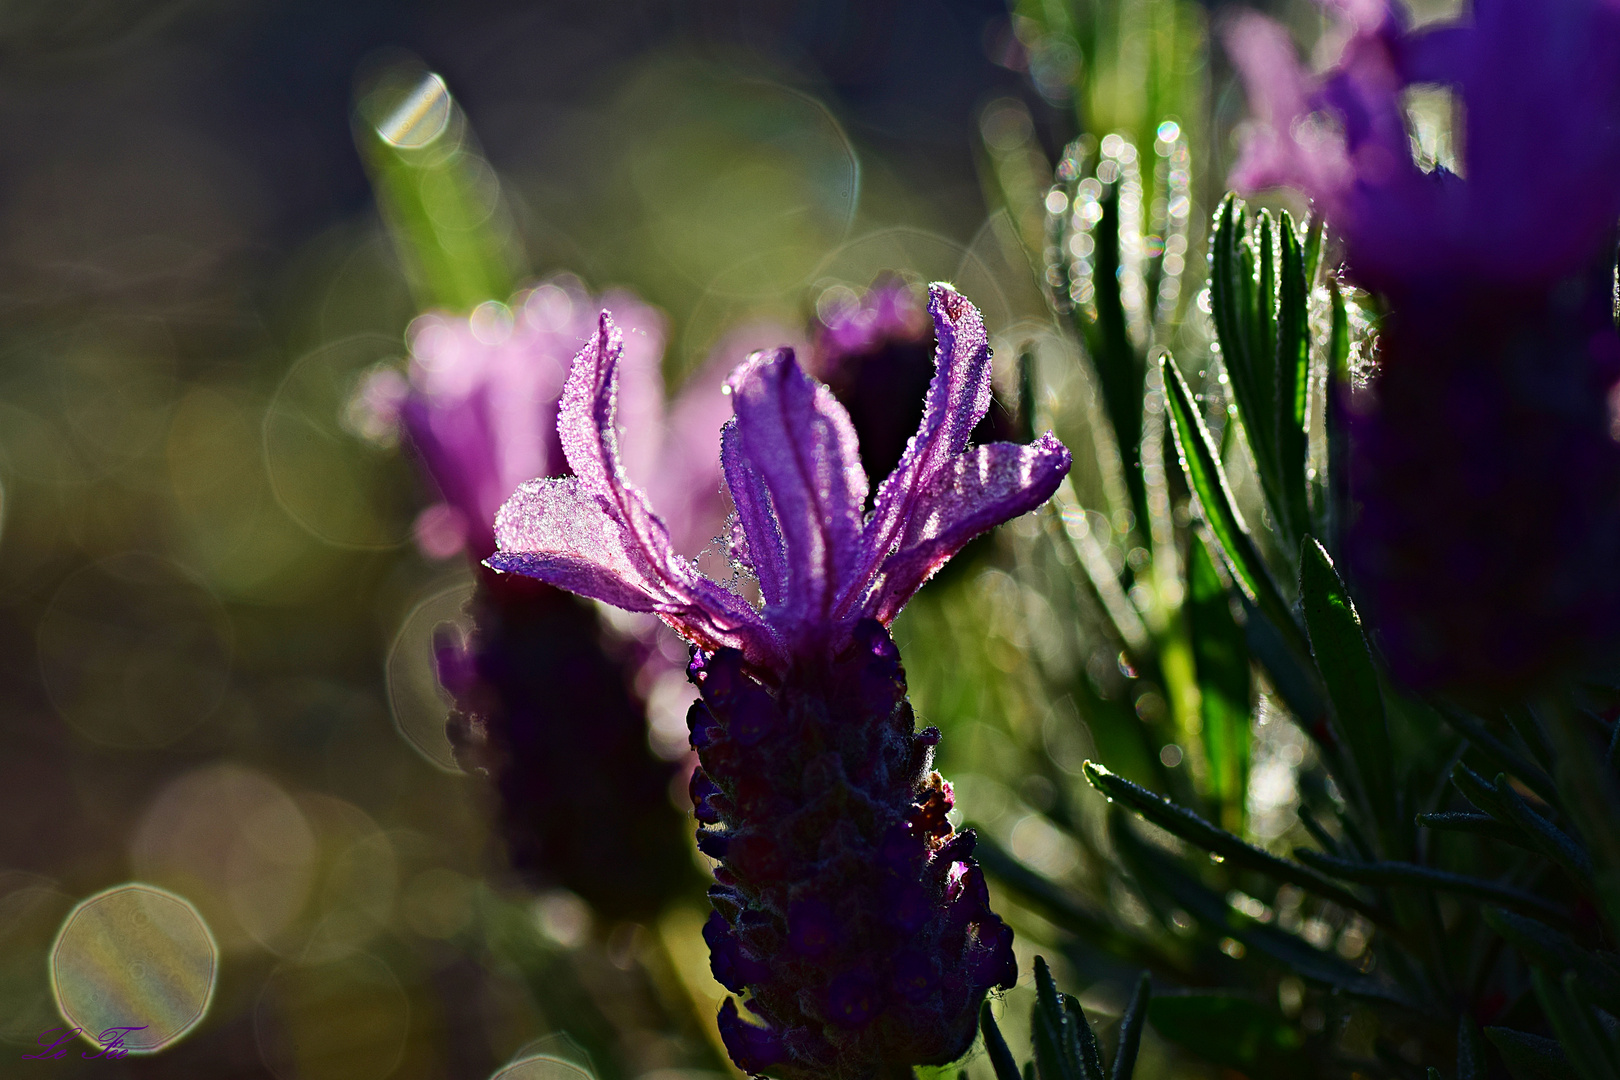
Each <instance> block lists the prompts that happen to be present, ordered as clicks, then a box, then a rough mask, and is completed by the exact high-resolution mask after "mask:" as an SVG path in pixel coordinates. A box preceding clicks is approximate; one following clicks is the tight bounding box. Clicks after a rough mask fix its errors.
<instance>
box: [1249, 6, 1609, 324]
mask: <svg viewBox="0 0 1620 1080" xmlns="http://www.w3.org/2000/svg"><path fill="white" fill-rule="evenodd" d="M1322 2H1323V6H1324V7H1327V8H1329V9H1331V10H1335V11H1337V12H1338V14H1339V15H1340V16H1341V20H1342V24H1343V25H1342V28H1341V32H1342V35H1343V38H1344V44H1343V47H1342V49H1341V51H1340V54H1339V57H1338V59H1337V61H1336V62H1335V63H1334V64H1333V65H1332V66H1331V67H1330V68H1329V69H1328V70H1327V72H1326V73H1325V74H1323V75H1322V76H1319V77H1313V76H1310V75H1307V74H1306V73H1305V72H1304V71H1303V70H1302V69H1301V67H1300V64H1299V61H1298V60H1297V58H1296V56H1295V53H1294V49H1293V46H1292V44H1291V42H1290V41H1289V38H1288V34H1287V32H1286V31H1285V30H1283V29H1282V27H1280V26H1278V25H1277V24H1276V23H1273V22H1271V20H1269V19H1267V18H1266V17H1265V16H1262V15H1257V14H1254V13H1249V14H1246V15H1243V16H1240V17H1238V18H1237V19H1235V20H1233V22H1232V23H1231V24H1230V26H1229V27H1228V29H1227V33H1226V43H1227V50H1228V52H1229V53H1230V54H1231V56H1232V60H1233V62H1234V63H1235V64H1236V65H1237V68H1238V71H1239V73H1240V74H1241V75H1242V77H1243V80H1244V83H1245V85H1246V87H1247V89H1248V93H1249V100H1250V103H1251V106H1252V108H1253V109H1254V111H1255V114H1256V116H1255V119H1254V120H1253V121H1252V122H1251V124H1250V125H1249V127H1248V130H1247V132H1246V135H1245V138H1244V144H1243V153H1242V157H1241V159H1240V160H1239V162H1238V164H1237V167H1236V168H1235V169H1234V170H1233V173H1232V177H1231V182H1232V185H1233V187H1235V188H1236V189H1237V190H1239V191H1240V192H1249V191H1254V190H1258V189H1262V188H1268V187H1279V186H1287V187H1293V188H1297V189H1298V190H1300V191H1301V192H1303V193H1305V194H1306V195H1309V196H1310V197H1311V198H1313V199H1315V200H1317V202H1318V203H1319V204H1320V208H1321V210H1322V211H1323V212H1324V213H1326V214H1327V216H1328V217H1329V218H1330V219H1331V220H1332V221H1333V223H1334V225H1335V227H1336V228H1337V229H1338V230H1339V231H1340V233H1342V235H1343V237H1344V240H1345V248H1346V258H1347V261H1348V264H1349V266H1350V269H1351V270H1352V272H1353V273H1354V274H1355V276H1356V280H1357V281H1358V282H1359V283H1360V284H1362V285H1365V286H1366V287H1368V288H1372V289H1375V290H1377V291H1380V292H1386V293H1394V294H1399V293H1401V292H1403V291H1404V290H1405V289H1407V288H1410V287H1412V286H1413V285H1414V284H1416V285H1424V284H1426V283H1427V282H1428V279H1432V278H1453V277H1461V278H1464V279H1470V280H1484V281H1489V282H1498V283H1501V284H1504V285H1515V284H1525V283H1529V284H1546V283H1550V282H1552V281H1556V280H1560V279H1562V278H1564V277H1567V276H1568V275H1570V274H1571V273H1578V272H1580V271H1583V270H1585V269H1586V268H1587V267H1588V266H1589V264H1590V263H1591V262H1592V260H1593V259H1595V258H1598V257H1599V256H1601V255H1602V254H1604V252H1605V244H1610V247H1609V249H1608V250H1610V251H1612V244H1611V243H1610V241H1611V238H1612V236H1613V231H1614V223H1615V220H1616V219H1617V218H1620V184H1616V183H1615V182H1614V177H1615V175H1616V174H1617V173H1620V79H1617V78H1616V77H1615V71H1616V68H1617V67H1620V3H1617V2H1616V0H1489V2H1480V3H1476V4H1474V5H1473V9H1472V21H1470V22H1465V23H1456V24H1447V25H1443V26H1431V27H1426V28H1424V29H1422V30H1418V31H1413V30H1410V29H1408V28H1407V26H1406V19H1405V16H1404V13H1403V12H1402V11H1401V9H1399V8H1398V7H1392V6H1390V5H1389V4H1388V3H1387V2H1385V0H1322ZM1424 84H1441V85H1445V86H1448V87H1450V88H1452V89H1453V91H1454V92H1455V93H1456V94H1457V95H1458V97H1459V99H1460V101H1461V106H1462V107H1461V117H1462V125H1463V128H1464V130H1463V131H1462V132H1461V133H1460V134H1461V139H1460V141H1461V145H1462V148H1463V159H1462V163H1461V164H1462V173H1463V176H1457V175H1454V174H1451V173H1448V172H1445V171H1444V170H1434V171H1431V172H1425V171H1424V170H1423V169H1421V168H1420V167H1419V166H1418V164H1417V163H1416V162H1415V161H1414V159H1413V156H1412V151H1411V138H1410V136H1409V134H1408V127H1407V120H1406V111H1405V108H1404V106H1403V102H1402V95H1403V93H1404V92H1405V91H1406V90H1407V89H1408V88H1409V87H1413V86H1418V85H1424ZM1464 177H1466V179H1464Z"/></svg>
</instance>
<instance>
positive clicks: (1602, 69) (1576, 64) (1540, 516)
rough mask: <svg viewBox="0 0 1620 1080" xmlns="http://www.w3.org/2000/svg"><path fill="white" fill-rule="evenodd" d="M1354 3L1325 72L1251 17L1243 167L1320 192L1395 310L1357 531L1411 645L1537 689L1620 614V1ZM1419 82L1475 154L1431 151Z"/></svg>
mask: <svg viewBox="0 0 1620 1080" xmlns="http://www.w3.org/2000/svg"><path fill="white" fill-rule="evenodd" d="M1330 6H1334V7H1337V8H1338V9H1339V10H1340V13H1341V15H1342V16H1343V22H1344V23H1345V30H1346V34H1347V36H1346V40H1345V44H1344V46H1343V49H1342V52H1341V55H1340V57H1339V59H1338V60H1337V62H1336V63H1335V64H1334V65H1333V66H1332V67H1331V68H1330V69H1329V70H1328V71H1327V72H1326V73H1325V74H1324V75H1323V76H1321V77H1319V78H1317V77H1311V76H1307V75H1306V74H1305V73H1304V72H1303V71H1302V70H1301V69H1300V67H1299V65H1298V63H1297V61H1296V60H1295V59H1294V55H1293V49H1292V46H1291V44H1290V43H1289V41H1288V38H1287V35H1286V33H1284V32H1283V31H1282V30H1281V28H1280V27H1278V26H1276V25H1275V24H1273V23H1271V22H1269V21H1267V20H1265V19H1264V18H1263V17H1261V16H1258V15H1248V16H1244V17H1241V18H1239V19H1238V20H1236V21H1235V22H1234V23H1233V24H1232V26H1231V27H1230V29H1229V32H1228V34H1227V45H1228V49H1229V50H1230V52H1231V53H1232V57H1233V60H1234V61H1235V62H1236V64H1237V66H1238V68H1239V70H1240V71H1241V72H1242V74H1243V76H1244V79H1245V82H1246V83H1247V84H1248V90H1249V97H1250V101H1251V103H1252V104H1253V106H1254V108H1255V110H1256V112H1257V114H1258V115H1257V119H1256V122H1255V123H1254V124H1253V125H1251V130H1250V132H1249V135H1248V138H1247V141H1246V143H1245V147H1244V153H1243V158H1242V160H1241V161H1240V162H1239V165H1238V167H1237V169H1236V170H1235V172H1234V173H1233V177H1232V182H1233V184H1234V186H1237V187H1238V188H1239V189H1240V190H1250V189H1254V188H1260V187H1271V186H1277V185H1286V186H1291V187H1295V188H1297V189H1299V190H1300V191H1302V192H1304V193H1305V194H1307V195H1309V196H1311V197H1312V198H1313V199H1315V200H1316V201H1317V204H1318V206H1319V207H1320V208H1321V209H1322V210H1323V211H1325V213H1326V215H1327V217H1328V220H1329V221H1330V223H1331V224H1332V225H1333V226H1334V227H1335V228H1336V229H1337V230H1338V231H1339V232H1340V233H1341V234H1342V236H1343V239H1344V250H1345V262H1346V269H1347V272H1348V274H1349V276H1350V277H1351V279H1352V280H1354V281H1355V282H1356V283H1357V284H1359V285H1362V286H1364V287H1366V288H1368V289H1370V290H1372V291H1374V292H1376V293H1378V294H1380V297H1381V299H1382V300H1383V302H1384V305H1385V308H1386V310H1387V312H1388V314H1387V317H1386V318H1385V319H1384V320H1383V322H1382V325H1381V326H1380V331H1379V338H1378V345H1377V357H1376V358H1377V360H1378V365H1379V367H1378V371H1377V373H1376V376H1375V378H1374V380H1373V382H1372V385H1371V391H1372V393H1371V395H1370V396H1369V398H1368V399H1367V400H1364V401H1358V402H1356V403H1355V404H1354V406H1353V407H1351V408H1349V409H1347V410H1346V412H1347V416H1348V433H1349V437H1350V456H1349V470H1350V472H1349V480H1350V493H1351V497H1352V501H1353V502H1354V503H1355V504H1357V505H1358V509H1359V512H1358V513H1357V515H1356V516H1355V518H1354V519H1353V520H1352V521H1351V523H1350V528H1349V531H1348V533H1347V535H1346V538H1345V547H1346V554H1347V556H1348V562H1347V565H1348V567H1349V569H1350V571H1351V574H1352V576H1353V577H1354V578H1355V579H1356V584H1357V586H1358V589H1359V590H1360V591H1361V592H1362V595H1363V597H1364V599H1365V601H1366V604H1365V606H1366V609H1367V611H1368V614H1369V616H1370V618H1371V621H1372V622H1373V624H1374V626H1375V627H1376V628H1377V630H1378V633H1379V636H1380V638H1381V641H1382V645H1383V649H1384V652H1385V654H1386V656H1387V657H1388V659H1389V661H1390V663H1391V665H1392V667H1393V668H1394V669H1395V671H1396V674H1397V675H1398V676H1399V677H1400V678H1401V679H1402V680H1403V681H1404V682H1406V683H1407V684H1408V685H1410V686H1413V687H1415V688H1418V689H1420V690H1436V689H1439V690H1445V691H1449V692H1452V693H1454V694H1458V695H1461V696H1465V697H1468V698H1471V699H1475V700H1483V701H1489V700H1491V699H1497V700H1501V699H1512V698H1515V697H1518V696H1520V695H1523V694H1525V693H1529V692H1533V691H1535V690H1536V689H1538V688H1539V687H1541V686H1543V685H1544V684H1545V681H1546V680H1547V679H1548V678H1550V677H1553V676H1554V675H1556V674H1559V673H1562V672H1565V671H1568V670H1569V669H1571V668H1572V667H1579V666H1581V665H1583V664H1585V663H1588V662H1591V661H1593V660H1594V659H1596V658H1598V657H1601V656H1603V655H1604V654H1611V655H1612V651H1613V647H1614V644H1615V642H1616V640H1617V638H1620V442H1617V441H1616V438H1615V436H1614V430H1615V429H1614V407H1613V403H1614V402H1615V400H1616V398H1615V389H1616V385H1617V382H1616V381H1617V379H1620V335H1617V334H1616V332H1615V324H1614V313H1613V307H1612V304H1613V298H1612V297H1613V294H1612V291H1611V290H1612V288H1613V280H1614V279H1613V272H1614V270H1613V267H1614V253H1615V242H1616V221H1617V219H1620V183H1616V181H1615V177H1616V176H1617V175H1620V76H1617V74H1616V73H1617V72H1620V2H1616V0H1489V2H1487V0H1477V2H1476V3H1474V4H1472V5H1470V12H1469V19H1468V21H1465V22H1461V23H1457V24H1451V25H1441V26H1432V27H1428V28H1425V29H1423V30H1421V31H1411V30H1409V29H1408V28H1407V27H1406V26H1405V24H1404V20H1403V19H1402V18H1401V17H1400V16H1399V15H1398V13H1397V10H1396V9H1393V8H1391V7H1390V6H1389V5H1388V4H1387V3H1386V2H1385V0H1355V2H1354V3H1351V2H1350V0H1338V3H1336V4H1333V5H1330ZM1419 84H1440V85H1442V86H1445V87H1448V88H1450V89H1451V90H1452V91H1453V93H1454V94H1455V95H1456V96H1457V98H1458V100H1459V102H1460V106H1461V109H1460V111H1461V114H1462V116H1463V118H1464V120H1463V123H1464V128H1465V129H1464V130H1463V132H1462V133H1461V134H1462V139H1461V142H1462V145H1463V148H1464V157H1463V159H1462V161H1461V163H1460V164H1461V168H1460V170H1459V172H1460V175H1458V174H1453V173H1451V172H1448V171H1446V170H1444V169H1439V168H1436V169H1433V170H1431V171H1428V172H1425V171H1424V170H1423V169H1422V168H1420V167H1419V164H1418V163H1417V162H1416V161H1415V160H1414V158H1413V155H1412V150H1411V140H1410V138H1409V136H1408V133H1407V128H1406V117H1405V112H1404V109H1403V104H1402V95H1403V93H1404V92H1405V91H1406V90H1407V89H1408V88H1410V87H1413V86H1416V85H1419Z"/></svg>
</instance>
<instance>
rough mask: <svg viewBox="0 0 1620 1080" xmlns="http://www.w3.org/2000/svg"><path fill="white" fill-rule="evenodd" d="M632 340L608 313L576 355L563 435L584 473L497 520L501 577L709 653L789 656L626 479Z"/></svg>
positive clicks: (533, 485) (525, 495)
mask: <svg viewBox="0 0 1620 1080" xmlns="http://www.w3.org/2000/svg"><path fill="white" fill-rule="evenodd" d="M622 350H623V336H622V335H621V334H620V332H619V330H618V328H617V327H615V326H614V325H613V321H612V319H611V318H609V317H608V315H607V313H606V312H603V314H602V319H601V323H600V325H599V327H598V331H597V333H596V334H595V335H594V336H593V337H592V339H591V340H590V341H589V342H588V343H587V344H586V346H585V348H583V349H582V350H580V353H579V355H578V356H577V357H575V358H574V367H573V370H572V371H571V372H570V373H569V376H568V383H567V386H566V387H565V389H564V391H563V399H562V408H561V413H560V415H559V417H558V421H557V430H558V434H559V435H560V436H561V438H562V443H563V449H564V451H565V452H566V454H567V455H568V464H569V466H570V467H571V468H572V469H573V471H574V476H572V477H569V478H566V479H560V480H547V479H541V480H531V481H529V482H528V483H526V484H524V485H523V486H522V487H520V488H519V489H518V491H517V493H516V494H515V495H513V496H512V498H511V499H509V500H508V501H507V503H506V505H504V506H503V507H501V511H500V513H499V514H498V515H497V516H496V520H495V535H496V540H497V541H498V543H499V546H500V550H499V551H498V552H497V553H496V554H495V555H494V556H492V557H491V558H490V559H489V560H488V565H490V566H491V567H493V568H495V569H496V570H502V571H509V572H515V573H521V574H525V575H528V576H531V577H536V578H539V579H541V580H542V581H546V582H548V583H549V584H552V585H556V586H559V587H561V588H564V589H568V590H570V591H572V592H577V593H579V594H580V595H582V596H589V597H591V598H593V599H597V600H601V601H603V602H605V603H609V604H613V605H614V606H616V607H622V608H625V609H626V610H629V611H650V612H654V613H656V614H657V615H659V616H661V617H662V618H663V619H664V621H665V622H667V623H669V624H670V625H671V626H673V627H674V628H675V629H676V630H677V631H679V632H680V633H682V634H683V635H685V636H686V637H688V638H689V639H691V640H693V641H696V642H698V643H699V644H701V645H703V646H704V647H705V648H722V647H728V646H729V647H732V648H737V649H740V650H742V652H743V653H744V654H745V655H747V656H748V657H749V659H750V660H752V661H755V662H765V661H768V660H769V659H771V658H773V657H775V656H776V655H778V654H779V649H778V648H777V647H776V644H775V641H774V638H773V637H772V635H771V633H770V631H769V630H768V629H767V628H766V627H765V626H764V624H763V622H762V621H761V620H760V617H759V614H758V613H757V612H755V611H754V609H753V608H751V607H749V606H748V604H747V602H746V601H744V600H743V599H742V598H741V597H739V596H737V595H736V594H734V593H731V592H727V591H726V590H725V589H724V588H722V587H721V586H720V585H718V584H716V583H715V582H713V581H710V580H709V579H708V578H706V577H704V576H703V575H702V574H700V573H698V571H697V569H696V568H695V567H693V566H692V564H691V563H689V562H687V561H686V560H685V559H683V558H681V557H680V556H679V555H677V554H676V553H675V551H674V549H673V547H672V545H671V544H670V540H669V532H668V530H667V529H666V528H665V527H664V523H663V522H662V521H661V520H659V518H658V516H657V515H656V514H654V513H653V512H652V509H651V507H649V506H648V505H647V500H646V497H645V496H643V495H642V493H641V492H640V491H639V490H638V489H637V488H635V487H634V486H632V485H631V484H630V483H629V482H628V481H627V480H626V479H625V477H624V468H623V466H622V465H621V464H620V462H619V458H618V450H617V437H616V432H615V430H614V421H615V416H614V393H615V381H616V379H615V376H616V369H617V365H618V361H619V357H620V354H621V352H622Z"/></svg>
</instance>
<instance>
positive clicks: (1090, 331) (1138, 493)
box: [1073, 184, 1149, 532]
mask: <svg viewBox="0 0 1620 1080" xmlns="http://www.w3.org/2000/svg"><path fill="white" fill-rule="evenodd" d="M1100 205H1101V207H1102V218H1101V219H1100V220H1099V221H1098V222H1097V224H1096V226H1095V227H1094V228H1093V229H1092V230H1091V240H1092V244H1093V248H1092V271H1093V272H1092V285H1093V301H1094V303H1095V305H1096V319H1095V321H1087V320H1086V318H1085V317H1084V314H1083V311H1082V309H1081V308H1080V307H1079V306H1078V305H1077V306H1076V307H1075V308H1074V309H1073V313H1074V318H1075V322H1076V326H1077V328H1078V329H1079V331H1080V335H1081V340H1082V341H1084V342H1085V346H1086V353H1087V355H1088V356H1089V357H1090V358H1091V363H1092V366H1093V368H1094V369H1095V370H1096V372H1097V382H1098V386H1099V389H1100V390H1101V392H1102V399H1103V410H1104V411H1105V412H1106V413H1107V414H1108V423H1109V425H1110V426H1111V427H1112V428H1113V431H1114V441H1115V444H1116V446H1117V447H1118V450H1119V459H1120V465H1121V467H1122V468H1123V470H1124V479H1125V486H1126V488H1127V489H1128V491H1129V493H1130V499H1131V511H1132V513H1134V514H1135V515H1136V521H1137V524H1138V526H1139V527H1140V528H1141V529H1143V530H1144V532H1145V530H1146V529H1147V523H1148V520H1149V518H1148V504H1147V488H1146V486H1145V481H1144V479H1143V476H1142V417H1143V411H1142V407H1143V398H1144V394H1145V390H1146V380H1147V358H1146V357H1145V356H1144V355H1143V354H1142V352H1141V350H1139V349H1138V348H1137V347H1136V346H1135V345H1133V344H1132V343H1131V338H1130V334H1129V332H1128V329H1127V325H1128V320H1127V319H1126V315H1125V301H1124V296H1123V294H1122V293H1121V291H1120V281H1119V270H1120V266H1121V261H1120V237H1119V228H1120V220H1119V188H1118V185H1116V184H1105V185H1104V187H1103V195H1102V198H1101V200H1100Z"/></svg>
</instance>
